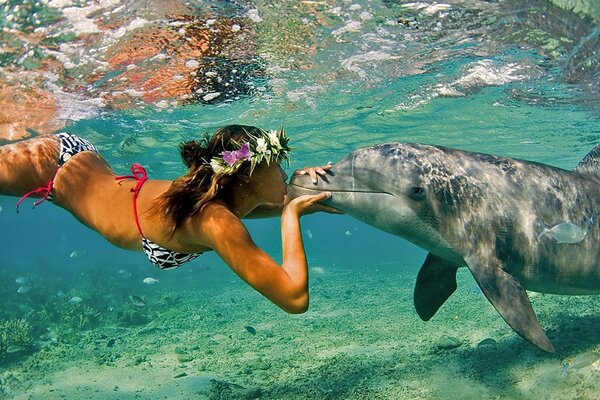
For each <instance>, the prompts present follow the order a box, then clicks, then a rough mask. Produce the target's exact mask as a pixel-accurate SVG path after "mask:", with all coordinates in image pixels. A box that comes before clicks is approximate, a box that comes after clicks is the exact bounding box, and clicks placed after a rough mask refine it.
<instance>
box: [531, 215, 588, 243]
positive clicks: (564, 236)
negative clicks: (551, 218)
mask: <svg viewBox="0 0 600 400" xmlns="http://www.w3.org/2000/svg"><path fill="white" fill-rule="evenodd" d="M593 223H594V217H592V218H590V219H588V220H587V221H585V224H584V225H583V228H580V227H579V226H577V225H575V224H573V223H571V222H563V223H560V224H558V225H556V226H553V227H552V228H545V229H544V230H543V231H542V233H540V234H539V235H538V237H537V238H538V240H540V239H541V238H542V236H548V237H550V238H552V239H554V240H556V243H579V242H581V241H582V240H583V239H584V238H585V235H587V233H588V231H589V230H590V226H591V225H592V224H593Z"/></svg>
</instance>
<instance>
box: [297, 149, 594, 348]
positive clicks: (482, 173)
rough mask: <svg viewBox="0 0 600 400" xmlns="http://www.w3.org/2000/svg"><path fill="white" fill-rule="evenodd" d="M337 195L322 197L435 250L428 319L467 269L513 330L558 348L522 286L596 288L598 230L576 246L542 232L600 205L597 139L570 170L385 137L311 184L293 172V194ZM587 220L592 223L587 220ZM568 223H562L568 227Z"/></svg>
mask: <svg viewBox="0 0 600 400" xmlns="http://www.w3.org/2000/svg"><path fill="white" fill-rule="evenodd" d="M321 191H329V192H331V193H332V196H331V198H330V199H328V200H327V201H325V204H328V205H331V206H333V207H336V208H338V209H340V210H342V211H344V212H345V213H347V214H349V215H351V216H353V217H354V218H357V219H359V220H361V221H363V222H366V223H367V224H369V225H372V226H374V227H377V228H380V229H382V230H384V231H387V232H390V233H392V234H394V235H398V236H401V237H402V238H404V239H406V240H408V241H410V242H412V243H414V244H415V245H417V246H419V247H421V248H423V249H425V250H426V251H428V252H429V254H428V255H427V258H426V259H425V262H424V264H423V266H422V267H421V270H420V271H419V274H418V276H417V282H416V287H415V291H414V304H415V307H416V310H417V313H418V314H419V316H420V317H421V318H422V319H423V320H429V319H430V318H431V317H433V315H434V314H435V313H436V312H437V310H438V309H439V307H440V306H441V305H442V304H443V303H444V302H445V301H446V300H447V299H448V297H449V296H450V295H451V294H452V293H453V292H454V291H455V290H456V271H457V269H458V268H460V267H467V268H469V270H470V271H471V273H472V274H473V277H474V278H475V280H476V282H477V284H478V285H479V287H480V288H481V290H482V292H483V293H484V295H485V296H486V297H487V299H488V300H489V301H490V302H491V303H492V305H493V306H494V307H495V309H496V310H497V311H498V313H499V314H500V315H501V316H502V318H504V320H505V321H506V322H507V323H508V324H509V325H510V326H511V328H512V329H513V330H514V331H515V332H516V333H518V334H519V335H521V336H522V337H523V338H525V339H527V340H529V341H530V342H532V343H534V344H535V345H537V346H539V347H540V348H541V349H543V350H545V351H548V352H553V351H554V348H553V346H552V344H551V343H550V340H549V339H548V337H547V336H546V334H545V332H544V330H543V329H542V327H541V326H540V324H539V322H538V321H537V318H536V316H535V313H534V311H533V309H532V307H531V304H530V302H529V298H528V296H527V292H526V291H525V290H530V291H535V292H542V293H555V294H566V295H590V294H600V232H599V229H598V227H596V226H595V224H592V225H591V226H590V227H589V228H588V231H587V233H586V234H585V235H581V236H583V238H582V239H581V240H580V241H578V242H576V243H560V242H558V241H557V240H555V239H553V238H552V237H551V236H550V235H542V236H540V233H542V232H544V230H545V229H547V228H551V227H553V226H557V225H559V224H561V223H569V226H571V225H570V224H572V225H577V226H581V227H583V226H584V225H585V224H586V221H590V220H593V218H594V216H595V215H597V212H598V208H599V207H600V145H598V146H596V147H595V148H594V149H593V150H592V151H591V152H590V153H589V154H588V155H587V156H586V157H585V158H584V159H583V160H582V161H581V162H580V163H579V165H578V166H577V167H576V168H575V169H574V170H573V171H567V170H564V169H560V168H556V167H552V166H549V165H544V164H539V163H535V162H529V161H523V160H517V159H511V158H505V157H499V156H494V155H489V154H481V153H472V152H467V151H461V150H456V149H451V148H444V147H439V146H429V145H422V144H414V143H389V144H381V145H376V146H373V147H367V148H363V149H359V150H356V151H354V152H352V153H350V154H349V155H347V156H346V157H345V158H343V159H342V160H341V161H339V162H338V163H336V164H334V166H333V168H332V169H331V171H329V173H328V175H327V176H325V177H322V178H319V182H318V183H317V184H313V183H312V182H311V180H310V177H309V176H308V175H296V176H294V177H293V179H292V180H291V182H290V185H289V186H288V194H289V195H290V196H291V197H297V196H300V195H303V194H315V193H318V192H321ZM588 224H589V222H588ZM565 225H566V224H565Z"/></svg>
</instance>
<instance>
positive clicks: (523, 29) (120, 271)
mask: <svg viewBox="0 0 600 400" xmlns="http://www.w3.org/2000/svg"><path fill="white" fill-rule="evenodd" d="M599 20H600V2H599V1H597V0H522V1H520V0H448V1H439V2H436V1H429V0H427V1H419V2H414V1H402V0H233V1H224V0H223V1H219V0H211V1H208V0H207V1H200V0H198V1H184V0H169V1H166V0H156V1H151V0H0V149H1V148H2V146H9V145H11V144H14V143H18V142H21V141H24V140H27V139H30V138H34V137H37V136H40V135H46V134H50V133H57V132H67V133H70V134H75V135H78V136H80V137H82V138H84V139H86V140H89V141H90V142H91V143H93V144H94V146H96V148H97V149H98V151H99V153H100V154H101V155H102V156H103V157H104V158H105V159H106V160H107V161H108V163H109V164H110V166H111V168H112V169H113V170H114V171H115V173H116V174H123V175H124V174H129V173H130V172H129V171H130V167H131V165H132V163H139V164H141V165H143V166H144V167H145V168H146V170H147V172H148V176H149V178H150V179H164V180H173V179H175V178H177V177H178V176H181V175H182V174H184V173H185V172H186V167H185V165H184V164H183V163H182V161H181V159H180V156H179V151H178V146H179V144H180V143H182V142H185V141H188V140H192V139H195V138H198V137H200V136H201V135H202V134H204V133H206V132H208V133H212V132H214V131H215V130H216V129H218V128H219V127H222V126H225V125H230V124H245V125H253V126H258V127H261V128H263V129H265V130H266V131H270V130H272V129H279V128H281V127H283V128H285V131H286V133H287V136H288V138H289V146H290V147H291V149H292V151H291V153H290V162H289V165H286V166H285V170H286V173H287V174H288V175H289V176H292V175H293V173H294V171H295V170H296V169H298V168H303V167H304V166H310V165H325V164H326V163H327V162H328V161H332V162H333V163H334V167H333V169H334V171H335V164H336V163H337V162H339V161H340V160H342V159H343V158H344V157H345V156H346V155H347V154H349V153H351V152H353V151H355V150H357V149H360V148H364V147H367V146H374V145H378V144H383V143H392V142H411V143H422V144H428V145H435V146H444V147H449V148H455V149H459V150H461V151H467V152H478V153H486V154H493V155H496V156H501V157H509V158H514V159H520V160H527V161H530V162H533V164H531V165H539V164H547V165H550V166H553V167H557V168H560V169H564V170H567V171H570V170H572V169H574V168H575V167H576V166H577V165H578V164H579V163H580V161H581V160H582V159H584V157H586V155H587V154H588V153H589V152H590V151H591V150H592V149H593V148H594V146H596V145H597V144H600V24H599ZM469 154H470V153H469ZM594 160H595V158H594V156H593V155H592V161H594ZM538 163H539V164H538ZM528 165H530V164H528ZM536 168H537V167H536ZM590 168H591V167H590ZM0 172H1V171H0ZM392 178H394V177H390V179H391V181H392V182H393V179H392ZM467 178H468V174H467ZM498 187H501V186H500V185H499V186H498ZM526 189H527V190H529V189H528V188H526V187H524V188H522V190H526ZM390 190H392V189H390ZM556 190H557V191H559V190H560V188H558V187H557V188H556ZM569 190H570V193H571V194H573V193H572V192H576V191H577V184H575V186H574V188H571V189H569ZM23 194H24V193H23ZM416 195H417V194H415V196H416ZM498 196H499V197H503V196H504V197H510V196H511V195H510V194H508V192H507V193H501V194H499V195H498ZM18 200H19V197H9V196H0V228H1V231H0V232H1V233H0V238H1V241H0V242H1V243H2V244H1V246H2V252H1V253H2V254H1V256H0V282H1V283H2V284H1V285H0V297H1V298H2V305H1V306H0V399H541V398H544V399H600V297H599V296H598V295H594V294H593V292H594V290H593V289H594V288H592V289H590V292H589V293H590V295H566V294H551V293H542V292H543V290H539V291H534V290H528V291H527V294H526V295H524V297H525V298H527V297H528V298H529V301H530V302H531V308H533V310H534V312H535V316H536V317H537V320H538V321H539V325H540V326H541V327H542V328H543V332H545V335H547V337H548V339H549V341H550V342H551V346H553V349H554V352H551V351H544V350H543V349H542V348H543V346H540V345H539V344H538V343H539V342H536V339H535V338H533V339H532V338H528V339H525V338H524V337H522V336H524V335H525V334H523V332H521V331H519V327H518V326H517V325H518V324H512V323H510V324H509V323H507V322H506V321H514V318H515V317H513V316H511V310H508V311H507V310H506V309H504V308H503V307H501V306H499V303H495V300H494V298H493V296H491V295H490V293H491V290H492V289H491V286H490V285H488V283H487V281H485V280H479V278H477V276H475V277H474V274H473V273H472V270H470V268H458V270H457V271H456V290H455V291H454V292H453V294H452V295H451V296H450V295H448V296H449V297H448V299H447V301H445V302H443V304H440V307H439V310H437V312H435V310H434V313H435V315H433V316H431V318H429V320H427V321H424V320H423V319H422V318H421V317H420V315H421V316H422V315H423V314H422V313H421V310H420V309H418V310H416V309H415V301H416V299H417V297H418V295H419V294H415V293H416V291H415V285H416V282H417V281H418V279H419V280H420V279H421V275H419V271H420V270H421V266H422V265H423V264H424V263H425V264H426V265H427V263H428V262H429V261H426V260H430V258H428V251H427V250H424V248H423V247H426V246H423V245H418V243H421V242H419V240H416V239H415V240H410V239H411V236H410V235H411V234H412V233H411V232H408V233H407V232H404V234H402V235H401V234H392V233H388V232H386V229H383V228H382V229H380V228H381V225H382V224H383V223H382V222H381V221H379V226H378V223H377V221H376V222H374V223H370V224H367V223H365V222H361V221H360V219H361V218H356V215H351V213H346V215H334V214H328V213H313V214H310V215H305V216H303V217H302V219H301V232H302V237H303V242H304V246H305V250H306V255H307V261H308V265H309V267H308V271H309V291H310V306H309V308H308V310H307V311H306V312H304V313H300V314H289V313H286V312H285V311H283V310H281V309H280V308H279V307H277V306H276V305H275V304H273V303H271V302H270V301H269V300H267V299H266V298H265V297H263V296H261V295H260V294H259V293H258V292H257V291H255V290H254V289H253V288H252V287H250V286H249V285H248V284H246V283H245V282H244V281H243V280H242V279H240V277H238V276H237V275H236V274H235V273H234V272H233V271H232V270H231V269H230V268H229V267H228V266H227V265H226V264H225V262H224V261H223V260H221V258H219V257H218V256H217V255H216V254H214V252H207V253H205V254H202V255H201V256H200V257H198V258H196V259H195V260H193V261H191V262H189V263H186V264H185V265H182V266H181V267H179V268H176V269H172V270H168V271H164V270H160V269H159V268H157V267H155V266H153V265H152V264H151V263H150V262H149V260H148V258H146V256H145V255H144V253H141V252H134V251H127V250H123V249H120V248H118V247H116V246H114V245H112V244H110V243H109V242H108V241H107V240H105V239H104V238H103V237H102V236H100V235H99V234H98V233H96V232H95V231H93V230H91V229H89V228H88V227H86V226H85V225H84V224H82V223H81V222H79V221H78V220H77V219H76V218H75V217H74V216H72V215H71V214H70V213H69V212H67V211H65V210H64V209H62V208H60V207H57V206H56V205H55V204H52V203H51V202H43V203H42V204H40V205H39V206H37V207H35V208H33V207H32V203H33V202H34V201H36V200H39V198H38V199H35V198H28V199H26V200H25V201H24V202H23V203H22V204H21V206H20V210H19V212H18V213H17V212H16V209H15V206H16V203H17V201H18ZM519 201H520V202H521V203H519V202H517V201H515V203H514V208H515V209H519V208H520V207H530V206H531V204H533V205H534V206H535V203H536V201H538V199H536V198H524V199H522V198H519ZM373 202H376V200H373ZM545 212H546V213H547V214H548V215H551V214H552V212H553V210H552V209H551V208H547V209H546V210H545ZM582 213H583V214H582V215H583V216H582V219H581V220H577V221H567V220H565V219H564V218H563V219H560V218H559V219H557V220H556V221H555V223H553V224H551V225H548V226H546V227H545V229H543V227H542V228H540V229H538V226H537V225H535V226H534V228H535V229H534V231H535V234H536V235H537V234H539V236H538V237H537V239H538V241H543V243H545V245H546V246H547V247H549V246H551V245H557V246H558V245H560V246H563V247H564V246H566V247H564V248H567V249H571V248H572V249H577V248H579V247H577V246H579V245H580V244H582V243H585V242H586V240H587V241H588V243H589V242H590V241H591V240H592V239H594V240H596V238H598V235H600V231H598V229H599V227H598V225H597V223H596V221H595V219H594V217H596V218H598V217H600V216H594V215H589V214H593V213H592V212H591V211H590V212H588V211H587V210H582ZM586 213H587V214H586ZM583 217H585V218H583ZM367 219H368V218H367ZM362 220H365V219H364V218H363V219H362ZM367 222H369V221H367ZM371 222H372V221H371ZM559 222H560V223H559ZM133 223H134V222H133V221H132V224H133ZM244 224H245V225H246V226H247V228H248V230H249V232H250V234H251V236H252V238H253V240H254V241H255V242H256V244H257V245H258V246H259V247H261V248H262V249H264V250H265V251H266V252H267V253H269V254H270V255H271V256H272V257H273V258H274V259H275V260H276V261H277V262H281V260H282V256H283V254H282V239H281V226H280V225H281V223H280V219H279V218H265V219H247V220H244ZM372 225H374V226H372ZM383 225H384V224H383ZM414 229H415V230H416V229H418V227H415V228H414ZM542 229H543V230H542ZM387 231H390V229H387ZM586 235H587V237H586ZM400 236H403V237H404V238H402V237H400ZM500 236H501V235H500V233H499V237H500ZM509 236H510V235H509ZM407 239H409V240H407ZM477 239H478V237H475V236H472V240H470V239H467V240H466V241H467V242H472V243H470V245H471V246H472V247H473V248H474V249H476V250H481V251H483V249H484V247H485V246H484V244H482V243H478V241H477ZM499 240H500V239H499ZM501 240H502V243H503V244H506V243H510V244H511V245H512V246H513V247H515V248H518V247H519V246H524V243H523V238H521V237H512V236H511V237H508V238H506V237H504V236H502V239H501ZM411 242H412V243H411ZM415 242H416V243H417V244H415ZM568 246H571V247H568ZM570 256H571V257H573V258H576V257H578V254H577V250H572V253H570ZM594 261H595V260H594ZM567 264H568V263H567ZM469 267H470V266H469ZM596 268H597V267H596ZM421 271H422V270H421ZM563 274H564V275H565V276H567V277H568V275H569V272H568V271H565V272H563ZM597 274H599V275H600V272H598V273H597ZM476 278H477V279H476ZM478 282H479V283H481V284H478ZM532 287H533V286H532ZM595 289H596V292H598V291H599V290H598V289H600V287H598V286H596V287H595ZM557 290H558V289H557ZM557 290H554V291H550V292H552V293H556V292H557ZM558 291H560V290H558ZM419 293H420V292H419ZM488 299H490V300H488ZM502 304H507V307H508V308H511V307H512V306H515V308H516V304H517V299H515V300H514V301H513V300H512V299H508V300H507V301H506V302H505V303H502ZM418 307H419V305H417V308H418ZM496 309H498V311H497V310H496ZM417 311H419V312H417ZM424 319H428V318H424ZM534 319H535V317H534ZM511 327H512V328H511ZM516 331H519V334H517V333H516ZM542 335H544V333H542ZM525 336H526V335H525ZM534 343H536V344H538V346H536V344H534ZM546 350H549V348H548V347H546Z"/></svg>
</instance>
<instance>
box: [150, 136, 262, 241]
mask: <svg viewBox="0 0 600 400" xmlns="http://www.w3.org/2000/svg"><path fill="white" fill-rule="evenodd" d="M260 132H261V130H260V129H259V128H257V127H254V126H248V125H228V126H224V127H222V128H220V129H218V130H217V131H216V132H215V134H214V135H213V136H212V137H210V136H209V134H208V133H205V134H204V135H203V137H202V138H200V140H192V141H189V142H185V143H180V144H179V153H180V154H181V159H182V160H183V163H184V164H185V165H186V167H188V172H187V173H186V174H185V175H183V176H180V177H179V178H177V179H175V180H174V181H173V182H172V183H171V186H170V187H169V189H168V190H167V191H166V192H165V193H163V194H162V195H160V196H159V197H158V198H157V199H156V200H155V201H154V207H153V210H152V213H153V214H154V215H155V216H158V217H160V218H162V219H164V220H167V221H169V222H170V223H171V224H172V230H171V234H174V233H175V230H176V229H177V228H178V227H179V226H181V224H182V223H183V222H184V221H185V220H186V219H187V218H189V217H191V216H193V215H195V214H196V213H198V212H199V211H200V209H201V208H202V206H203V205H204V204H206V203H207V202H209V201H211V200H213V199H214V198H215V197H216V196H217V194H218V193H219V192H221V191H223V190H224V189H227V187H228V186H229V184H230V183H231V182H232V181H233V180H235V178H236V177H239V176H241V175H243V174H246V173H249V168H250V161H244V162H243V163H241V164H240V165H239V166H238V168H237V170H235V172H234V173H233V174H230V175H228V174H223V173H215V172H214V171H213V169H212V167H211V165H210V160H211V158H213V157H217V156H219V155H221V153H223V151H233V150H237V149H238V148H239V143H242V142H244V141H248V140H250V139H251V137H252V136H254V137H258V136H260Z"/></svg>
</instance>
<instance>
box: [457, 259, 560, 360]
mask: <svg viewBox="0 0 600 400" xmlns="http://www.w3.org/2000/svg"><path fill="white" fill-rule="evenodd" d="M465 260H466V261H467V265H468V266H469V270H470V271H471V273H472V274H473V276H474V277H475V280H476V281H477V284H479V287H480V288H481V291H482V292H483V294H485V297H487V299H488V300H489V301H490V303H492V305H493V306H494V308H495V309H496V311H498V313H500V315H501V316H502V318H504V320H505V321H506V323H508V325H510V327H511V328H512V329H513V330H514V331H515V332H516V333H518V334H519V335H520V336H522V337H523V338H525V339H527V340H529V341H530V342H531V343H533V344H535V345H536V346H538V347H539V348H541V349H542V350H545V351H547V352H550V353H553V352H554V347H553V346H552V343H550V340H549V339H548V337H547V336H546V333H545V332H544V330H543V329H542V327H541V326H540V323H539V322H538V320H537V318H536V316H535V312H534V311H533V308H532V307H531V303H530V302H529V297H528V296H527V292H525V289H524V288H523V286H521V284H520V283H519V281H518V280H516V279H515V278H514V277H512V276H511V275H510V274H508V273H507V272H506V271H504V269H503V268H502V263H501V262H500V261H499V260H497V259H490V260H485V261H484V262H481V261H480V260H479V259H478V258H476V257H469V258H466V259H465Z"/></svg>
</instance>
